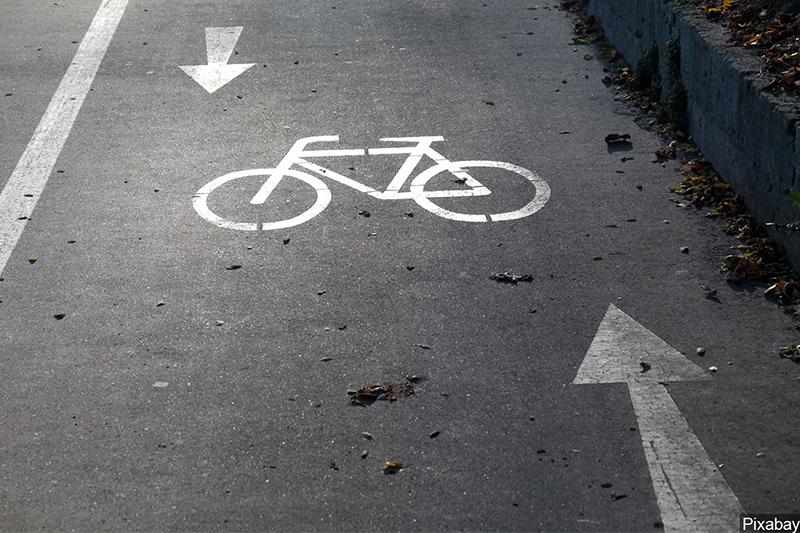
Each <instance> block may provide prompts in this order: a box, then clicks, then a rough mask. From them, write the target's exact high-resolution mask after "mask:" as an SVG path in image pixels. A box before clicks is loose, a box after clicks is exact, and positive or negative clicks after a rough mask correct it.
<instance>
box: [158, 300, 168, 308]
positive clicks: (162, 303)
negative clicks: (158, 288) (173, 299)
mask: <svg viewBox="0 0 800 533" xmlns="http://www.w3.org/2000/svg"><path fill="white" fill-rule="evenodd" d="M164 305H166V304H165V303H164V302H163V301H159V302H158V303H157V304H156V307H162V306H164Z"/></svg>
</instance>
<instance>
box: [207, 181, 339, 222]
mask: <svg viewBox="0 0 800 533" xmlns="http://www.w3.org/2000/svg"><path fill="white" fill-rule="evenodd" d="M275 172H276V169H274V168H254V169H250V170H240V171H237V172H231V173H230V174H225V175H224V176H220V177H218V178H216V179H214V180H211V181H210V182H208V183H206V184H205V185H203V187H201V188H200V190H198V191H197V192H196V193H195V194H194V197H193V199H192V205H193V206H194V210H195V211H197V214H198V215H200V216H201V217H203V218H204V219H205V220H207V221H209V222H211V223H212V224H214V225H215V226H219V227H220V228H227V229H235V230H240V231H257V230H259V229H261V230H263V231H268V230H273V229H285V228H291V227H292V226H297V225H298V224H302V223H303V222H307V221H308V220H311V219H312V218H314V217H315V216H317V215H318V214H320V213H321V212H322V211H323V210H324V209H325V208H326V207H328V204H329V203H330V202H331V190H330V189H329V188H328V186H327V185H325V183H324V182H323V181H322V180H320V179H319V178H316V177H314V176H312V175H311V174H306V173H305V172H300V171H297V170H284V171H281V179H286V178H287V177H290V178H295V179H298V180H300V181H302V182H304V183H306V184H308V185H310V186H311V188H312V189H314V192H315V193H316V194H317V199H316V201H315V202H314V205H312V206H311V207H310V208H308V209H306V210H305V211H303V213H301V214H299V215H297V216H295V217H292V218H289V219H286V220H279V221H276V222H237V221H233V220H228V219H225V218H222V217H220V216H219V215H217V214H216V213H214V212H213V211H211V209H210V208H209V207H208V197H209V196H210V195H211V193H213V192H214V191H215V190H217V189H218V188H219V187H221V186H222V185H225V184H226V183H228V182H230V181H233V180H236V179H240V178H251V177H256V176H263V177H264V181H266V180H267V179H268V178H270V177H271V176H272V175H273V174H275Z"/></svg>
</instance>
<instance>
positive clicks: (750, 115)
mask: <svg viewBox="0 0 800 533" xmlns="http://www.w3.org/2000/svg"><path fill="white" fill-rule="evenodd" d="M586 8H587V11H588V13H589V14H590V15H594V16H595V17H596V18H597V19H598V21H599V22H600V24H601V26H602V28H603V31H604V32H605V35H606V38H607V39H608V40H609V41H610V42H611V44H612V45H614V47H615V48H616V49H617V50H618V51H619V52H620V53H621V54H622V55H623V56H624V58H625V60H626V61H627V62H628V64H629V65H630V66H632V67H636V66H637V63H640V62H641V61H642V58H645V57H654V58H655V59H656V63H657V67H658V73H659V74H660V77H661V79H662V80H665V81H664V83H663V84H662V85H661V90H660V92H661V98H662V101H669V98H670V97H672V96H673V95H674V93H675V91H676V82H677V83H678V84H682V86H683V89H684V94H685V97H686V118H687V123H688V126H687V127H688V131H687V134H689V135H691V136H692V137H693V140H694V142H695V143H696V144H697V146H698V147H699V148H700V150H701V151H702V152H703V154H704V155H705V157H706V158H707V159H708V160H709V161H710V162H711V163H712V164H713V165H714V168H715V169H716V170H717V171H718V172H719V173H720V175H721V176H722V178H723V179H724V180H725V181H727V182H728V183H730V184H731V185H733V187H734V189H735V190H736V192H737V193H738V194H739V195H741V197H742V198H744V200H745V202H746V203H747V205H748V206H749V207H750V209H751V211H752V213H753V215H754V217H755V218H756V220H757V221H758V222H760V223H762V224H764V223H770V222H775V223H777V224H786V223H790V222H797V221H800V210H799V209H798V208H796V207H795V206H794V205H793V204H792V203H791V202H790V201H789V200H788V199H787V197H786V191H788V190H792V191H800V184H798V179H800V135H798V119H800V105H798V102H797V100H796V99H793V98H791V97H787V96H782V95H773V94H769V93H766V92H763V91H762V89H763V87H764V86H766V85H767V84H768V83H769V82H770V81H772V77H771V76H769V75H764V74H762V73H761V69H762V61H761V60H760V58H758V57H756V56H755V54H753V53H752V52H751V51H749V50H746V49H743V48H741V47H737V46H734V45H732V44H731V43H730V41H729V39H728V37H727V36H726V33H725V30H724V28H721V27H720V26H719V25H717V24H714V23H712V22H710V21H708V20H706V19H705V17H704V16H702V15H698V14H696V13H695V10H694V9H693V8H692V7H691V6H685V5H680V4H679V3H678V2H675V1H673V0H588V2H587V5H586ZM656 50H657V55H656V54H655V53H654V52H655V51H656ZM648 54H649V56H648ZM676 58H677V59H676ZM770 232H771V234H772V237H774V238H775V239H776V240H777V241H778V242H780V243H781V245H783V247H784V248H785V249H786V253H787V256H788V258H789V260H790V261H791V263H792V265H793V266H794V267H795V269H798V270H800V232H787V231H776V230H774V229H770Z"/></svg>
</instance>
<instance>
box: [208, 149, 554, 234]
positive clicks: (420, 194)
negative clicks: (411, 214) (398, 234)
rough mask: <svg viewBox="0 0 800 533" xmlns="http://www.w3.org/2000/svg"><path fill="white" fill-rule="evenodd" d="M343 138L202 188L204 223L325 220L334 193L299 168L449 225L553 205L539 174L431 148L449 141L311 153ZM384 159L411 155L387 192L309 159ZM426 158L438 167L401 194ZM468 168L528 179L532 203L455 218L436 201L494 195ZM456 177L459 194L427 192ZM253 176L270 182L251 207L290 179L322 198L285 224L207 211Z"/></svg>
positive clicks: (255, 225) (266, 225)
mask: <svg viewBox="0 0 800 533" xmlns="http://www.w3.org/2000/svg"><path fill="white" fill-rule="evenodd" d="M338 140H339V136H338V135H326V136H319V137H305V138H303V139H299V140H298V141H297V142H295V143H294V145H293V146H292V148H291V149H290V150H289V151H288V152H287V153H286V155H285V156H284V157H283V159H282V160H281V162H280V163H279V164H278V166H277V167H275V168H255V169H250V170H240V171H238V172H231V173H229V174H225V175H224V176H220V177H218V178H216V179H214V180H212V181H210V182H208V183H207V184H205V185H204V186H203V187H201V188H200V190H198V191H197V193H195V195H194V197H193V204H194V209H195V211H197V213H198V214H199V215H200V216H201V217H203V218H204V219H205V220H207V221H209V222H211V223H212V224H215V225H217V226H219V227H221V228H228V229H235V230H242V231H257V230H258V229H259V228H260V229H261V230H264V231H266V230H275V229H284V228H290V227H292V226H296V225H298V224H302V223H303V222H307V221H308V220H311V219H312V218H314V217H315V216H317V215H318V214H320V213H321V212H322V211H323V210H324V209H325V208H326V207H327V206H328V204H329V203H330V201H331V191H330V189H329V188H328V187H327V186H326V185H325V183H324V182H323V181H322V180H320V179H319V178H318V177H316V176H314V175H312V174H309V173H307V172H301V171H299V170H295V169H293V168H292V167H294V166H295V165H296V166H299V167H302V168H304V169H306V170H308V171H310V172H313V173H315V174H317V175H319V176H322V177H327V178H330V179H332V180H334V181H337V182H339V183H341V184H342V185H346V186H348V187H351V188H353V189H355V190H357V191H359V192H363V193H366V194H368V195H369V196H371V197H373V198H377V199H379V200H414V201H415V202H416V203H417V204H419V206H420V207H422V208H423V209H426V210H427V211H430V212H431V213H433V214H434V215H438V216H440V217H444V218H448V219H450V220H459V221H463V222H488V221H492V222H499V221H503V220H516V219H520V218H524V217H527V216H530V215H532V214H534V213H535V212H537V211H538V210H540V209H541V208H542V207H544V205H545V204H546V203H547V201H548V200H549V199H550V187H549V186H548V185H547V182H546V181H544V180H543V179H542V178H540V177H539V176H538V175H536V174H535V173H533V172H531V171H530V170H528V169H525V168H522V167H520V166H517V165H513V164H511V163H504V162H502V161H450V160H448V159H447V158H446V157H444V156H443V155H442V154H440V153H439V152H437V151H436V150H434V149H433V148H431V144H432V143H434V142H438V141H444V138H443V137H437V136H432V137H388V138H384V139H380V140H381V142H390V143H393V142H404V143H416V144H415V145H413V146H401V147H384V148H369V149H367V150H364V149H349V150H307V149H306V148H307V146H308V145H309V144H311V143H317V142H337V141H338ZM367 153H368V154H369V155H381V154H407V155H408V157H407V158H406V160H405V162H404V163H403V165H402V166H401V167H400V170H398V171H397V174H396V175H395V177H394V178H393V179H392V181H391V183H389V185H388V186H387V187H386V190H385V191H377V190H375V189H373V188H372V187H369V186H367V185H364V184H363V183H359V182H358V181H355V180H354V179H351V178H348V177H347V176H343V175H341V174H339V173H337V172H334V171H333V170H331V169H328V168H325V167H322V166H320V165H317V164H314V163H312V162H310V161H308V159H311V158H315V157H353V156H363V155H366V154H367ZM424 156H427V157H429V158H431V159H432V160H433V161H434V162H435V163H436V164H435V165H434V166H432V167H430V168H429V169H427V170H424V171H422V172H420V173H419V174H417V176H416V177H414V178H413V179H412V180H411V184H410V186H409V189H410V190H409V191H407V192H401V189H402V188H403V186H404V185H405V184H406V182H407V181H408V179H409V177H410V176H411V174H412V173H413V172H414V170H415V169H416V168H417V166H418V165H419V162H420V160H421V159H422V158H423V157H424ZM468 168H499V169H505V170H508V171H511V172H514V173H516V174H519V175H520V176H522V177H524V178H525V179H526V180H527V182H528V183H530V184H531V185H532V186H533V187H534V191H533V198H532V199H531V200H530V201H529V202H528V203H527V204H525V205H524V206H523V207H521V208H519V209H516V210H514V211H508V212H505V213H494V214H464V213H456V212H454V211H450V210H447V209H444V208H442V207H440V206H438V205H436V204H435V203H434V202H433V201H432V199H435V198H463V197H471V196H485V195H488V194H491V193H492V191H490V190H489V189H488V188H486V187H484V186H483V185H482V184H481V183H480V182H479V181H478V180H476V179H475V178H473V177H472V176H470V175H469V174H468V173H467V172H466V169H468ZM445 171H448V172H451V173H452V174H453V175H454V176H455V177H456V181H457V182H458V183H459V184H460V185H461V186H462V188H460V189H457V190H444V191H442V190H435V191H426V190H425V184H426V183H428V181H429V180H430V179H431V178H432V177H434V176H436V175H437V174H439V173H441V172H445ZM253 176H263V177H265V178H266V180H265V181H264V185H262V186H261V188H260V189H259V190H258V192H257V193H256V194H255V196H253V198H252V199H251V200H250V203H251V204H254V205H260V204H263V203H264V202H265V201H266V200H267V198H269V196H270V195H271V194H272V192H273V191H274V190H275V188H276V187H277V186H278V184H279V183H280V182H281V180H283V179H285V178H287V177H289V178H295V179H298V180H300V181H301V182H304V183H306V184H308V185H309V186H311V188H313V189H314V191H315V192H316V194H317V199H316V201H315V202H314V205H312V206H311V207H310V208H309V209H307V210H306V211H304V212H303V213H301V214H300V215H297V216H295V217H292V218H289V219H286V220H280V221H277V222H235V221H232V220H227V219H224V218H222V217H220V216H218V215H216V214H215V213H213V212H212V211H211V209H209V207H208V197H209V195H211V193H213V192H214V191H215V190H216V189H217V188H218V187H220V186H222V185H224V184H226V183H228V182H230V181H233V180H236V179H239V178H247V177H253Z"/></svg>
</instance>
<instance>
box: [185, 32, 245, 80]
mask: <svg viewBox="0 0 800 533" xmlns="http://www.w3.org/2000/svg"><path fill="white" fill-rule="evenodd" d="M241 34H242V27H241V26H234V27H231V28H206V55H207V56H208V64H207V65H189V66H182V67H181V70H183V71H184V72H185V73H186V74H188V75H189V76H191V77H192V79H193V80H194V81H196V82H197V83H199V84H200V86H201V87H203V89H205V90H206V91H208V92H209V94H211V93H213V92H215V91H216V90H218V89H219V88H221V87H223V86H224V85H226V84H227V83H228V82H230V81H231V80H233V79H234V78H235V77H237V76H238V75H240V74H241V73H243V72H244V71H245V70H247V69H249V68H250V67H252V66H253V65H255V63H242V64H234V65H229V64H228V60H230V58H231V54H233V49H234V47H235V46H236V42H237V41H238V40H239V36H240V35H241Z"/></svg>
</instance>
